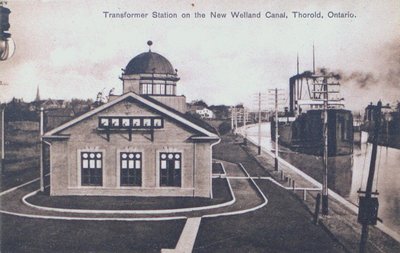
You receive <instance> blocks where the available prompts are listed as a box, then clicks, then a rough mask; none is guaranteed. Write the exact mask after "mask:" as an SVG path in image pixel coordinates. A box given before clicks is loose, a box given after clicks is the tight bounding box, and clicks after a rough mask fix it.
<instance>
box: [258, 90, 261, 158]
mask: <svg viewBox="0 0 400 253" xmlns="http://www.w3.org/2000/svg"><path fill="white" fill-rule="evenodd" d="M258 155H261V92H259V93H258Z"/></svg>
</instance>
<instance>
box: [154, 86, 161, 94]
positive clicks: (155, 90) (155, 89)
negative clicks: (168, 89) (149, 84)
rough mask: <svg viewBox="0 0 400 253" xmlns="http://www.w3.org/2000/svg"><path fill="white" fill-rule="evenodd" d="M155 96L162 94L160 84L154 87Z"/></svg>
mask: <svg viewBox="0 0 400 253" xmlns="http://www.w3.org/2000/svg"><path fill="white" fill-rule="evenodd" d="M154 94H156V95H158V94H160V85H159V84H156V85H154Z"/></svg>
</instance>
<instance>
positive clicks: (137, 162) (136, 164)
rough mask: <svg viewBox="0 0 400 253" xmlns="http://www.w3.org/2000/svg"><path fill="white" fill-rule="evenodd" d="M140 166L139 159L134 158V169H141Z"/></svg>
mask: <svg viewBox="0 0 400 253" xmlns="http://www.w3.org/2000/svg"><path fill="white" fill-rule="evenodd" d="M141 167H142V166H141V164H140V160H136V161H135V168H136V169H141Z"/></svg>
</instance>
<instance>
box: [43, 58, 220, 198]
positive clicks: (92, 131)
mask: <svg viewBox="0 0 400 253" xmlns="http://www.w3.org/2000/svg"><path fill="white" fill-rule="evenodd" d="M121 80H122V82H123V94H122V95H120V96H113V97H111V98H110V101H109V102H108V103H106V104H104V105H102V106H100V107H97V108H95V109H94V110H91V111H89V112H87V113H85V114H83V115H81V116H79V117H77V118H75V119H73V120H71V121H69V122H67V123H65V124H63V125H61V126H59V127H57V128H55V129H53V130H51V131H49V132H47V133H45V134H44V136H43V140H44V145H45V146H46V148H48V149H49V151H50V152H49V156H50V157H49V161H50V162H49V163H50V194H51V195H115V196H120V195H121V196H127V195H135V196H198V197H212V182H211V180H212V177H211V176H212V146H213V145H215V144H216V143H218V142H219V137H218V134H217V133H216V132H215V130H214V129H213V128H212V127H210V126H209V125H207V124H206V123H204V122H203V121H200V120H198V119H195V118H192V117H190V115H189V114H188V113H186V99H185V97H184V96H177V95H176V84H177V82H178V81H179V77H178V75H177V71H176V70H175V69H174V68H173V67H172V65H171V63H170V62H169V61H168V60H167V59H166V58H164V57H163V56H161V55H159V54H157V53H154V52H151V51H150V50H149V52H145V53H142V54H140V55H138V56H136V57H134V58H133V59H132V60H131V61H130V62H129V63H128V65H127V66H126V68H125V69H124V70H123V73H122V77H121Z"/></svg>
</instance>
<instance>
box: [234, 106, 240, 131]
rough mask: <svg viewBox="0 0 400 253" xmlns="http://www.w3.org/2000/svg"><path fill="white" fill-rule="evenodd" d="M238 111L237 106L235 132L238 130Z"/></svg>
mask: <svg viewBox="0 0 400 253" xmlns="http://www.w3.org/2000/svg"><path fill="white" fill-rule="evenodd" d="M238 115H239V113H238V109H237V106H235V131H236V130H237V129H238Z"/></svg>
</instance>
